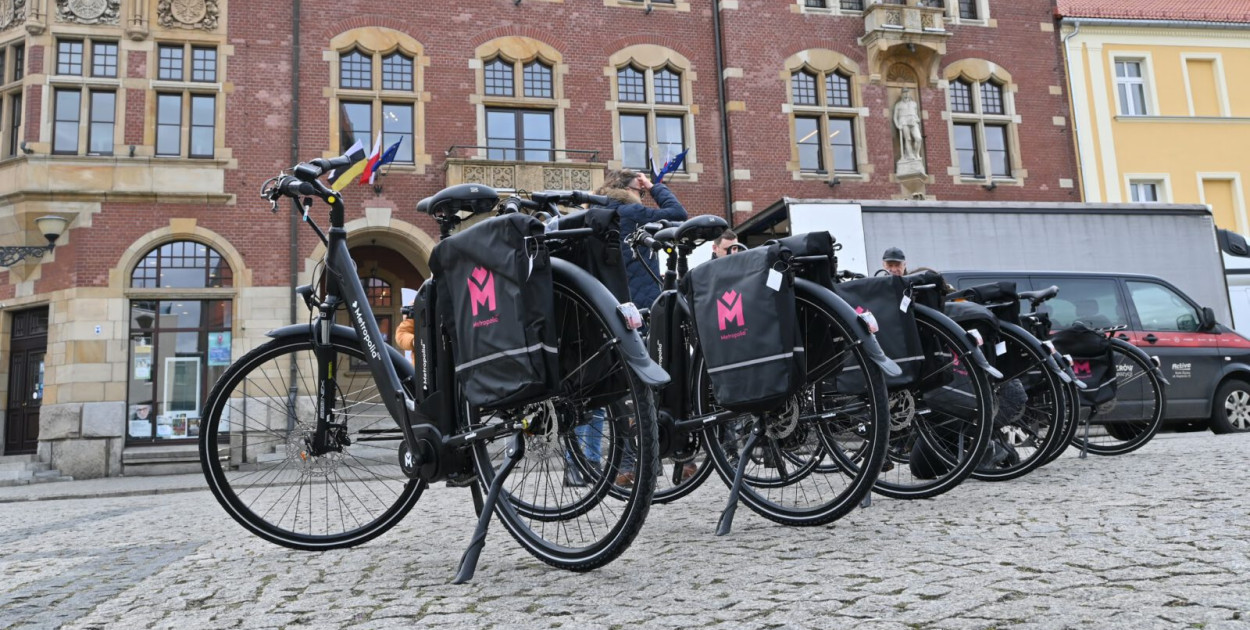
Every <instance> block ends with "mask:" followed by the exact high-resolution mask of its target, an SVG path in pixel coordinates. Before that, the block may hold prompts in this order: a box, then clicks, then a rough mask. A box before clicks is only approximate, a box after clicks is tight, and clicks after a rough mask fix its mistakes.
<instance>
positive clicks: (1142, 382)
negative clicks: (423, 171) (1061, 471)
mask: <svg viewBox="0 0 1250 630" xmlns="http://www.w3.org/2000/svg"><path fill="white" fill-rule="evenodd" d="M1111 356H1112V358H1113V368H1114V369H1115V373H1116V395H1115V398H1114V399H1113V400H1112V401H1110V402H1108V403H1104V404H1102V405H1099V406H1098V408H1097V409H1095V410H1093V411H1094V413H1091V409H1090V408H1088V407H1083V408H1082V410H1081V424H1080V426H1079V427H1077V431H1076V435H1075V436H1074V437H1073V438H1072V445H1073V446H1075V447H1077V448H1082V447H1084V444H1085V442H1088V443H1089V445H1088V448H1089V452H1091V453H1094V454H1095V455H1123V454H1125V453H1131V452H1133V451H1135V450H1137V449H1139V448H1141V447H1143V446H1145V445H1146V443H1147V442H1149V441H1150V440H1151V439H1152V438H1154V436H1155V434H1156V433H1158V432H1159V426H1160V425H1161V424H1162V422H1163V409H1164V406H1165V404H1166V399H1165V397H1164V393H1163V382H1162V381H1160V380H1159V376H1158V374H1156V373H1155V370H1154V365H1152V364H1151V363H1150V361H1149V359H1146V358H1143V357H1142V354H1141V351H1140V350H1137V348H1135V347H1133V346H1132V345H1130V344H1129V343H1128V342H1126V341H1123V340H1120V339H1112V340H1111Z"/></svg>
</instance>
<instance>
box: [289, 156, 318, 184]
mask: <svg viewBox="0 0 1250 630" xmlns="http://www.w3.org/2000/svg"><path fill="white" fill-rule="evenodd" d="M315 161H316V160H314V162H315ZM292 172H293V173H294V175H295V176H296V177H297V178H299V179H300V180H302V181H306V182H311V181H313V180H314V179H317V178H318V177H321V174H322V173H324V172H325V171H323V170H322V169H321V167H319V166H317V165H316V164H312V163H308V162H300V163H299V164H296V165H295V169H294V171H292Z"/></svg>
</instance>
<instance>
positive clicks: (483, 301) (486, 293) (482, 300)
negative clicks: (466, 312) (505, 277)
mask: <svg viewBox="0 0 1250 630" xmlns="http://www.w3.org/2000/svg"><path fill="white" fill-rule="evenodd" d="M469 304H470V305H472V306H473V316H474V317H477V307H478V306H484V307H486V309H487V310H490V311H493V310H495V274H493V273H491V272H489V271H487V270H486V269H484V268H482V267H477V268H475V269H474V270H473V273H472V274H471V275H470V276H469Z"/></svg>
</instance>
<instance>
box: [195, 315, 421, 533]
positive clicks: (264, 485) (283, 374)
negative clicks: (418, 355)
mask: <svg viewBox="0 0 1250 630" xmlns="http://www.w3.org/2000/svg"><path fill="white" fill-rule="evenodd" d="M330 345H331V347H333V349H334V351H335V352H336V353H337V363H336V364H335V366H334V371H333V372H332V373H333V374H334V375H335V386H336V388H337V392H336V404H335V409H334V412H335V415H336V421H337V422H338V423H341V424H343V425H344V426H345V431H344V432H343V434H342V436H341V438H342V439H340V440H339V441H340V444H342V446H341V447H340V448H338V449H336V450H332V451H331V452H329V453H326V454H323V455H314V454H311V452H310V450H311V449H310V448H309V444H311V442H312V436H313V433H314V431H315V430H316V424H317V413H316V409H317V402H318V401H317V392H318V382H317V357H316V355H315V354H314V352H313V341H312V339H311V338H309V337H287V338H282V339H275V340H273V341H270V342H268V343H265V344H264V345H262V346H260V347H258V348H256V349H254V350H252V351H251V352H248V353H247V354H246V355H244V356H243V357H242V358H241V359H239V360H238V361H236V362H235V363H234V364H233V365H231V366H230V368H229V369H227V370H226V372H225V374H223V375H222V377H221V379H220V380H219V381H218V382H217V384H216V385H215V386H214V387H213V391H212V392H211V393H210V394H209V396H208V400H207V402H206V403H205V405H204V409H205V411H204V417H203V420H202V422H201V431H200V442H199V450H200V463H201V466H202V468H203V470H204V476H205V478H206V479H207V480H208V486H209V488H210V489H211V490H212V492H213V495H214V496H216V497H217V501H218V502H220V503H221V505H222V507H224V508H225V509H226V512H228V513H229V514H230V516H232V517H233V518H234V519H235V520H236V521H238V522H239V524H240V525H242V526H243V527H244V528H246V529H247V530H248V531H250V532H252V533H253V534H256V535H257V536H260V537H261V538H263V539H265V540H268V541H270V542H273V543H277V544H279V545H283V546H285V547H290V548H293V549H304V550H310V551H322V550H326V549H336V548H340V547H352V546H355V545H359V544H362V543H364V542H367V541H369V540H371V539H373V538H375V537H377V536H378V535H380V534H382V533H383V532H385V531H386V530H388V529H390V528H391V527H392V526H394V525H395V524H396V523H398V522H399V521H400V520H401V519H403V518H404V516H405V515H407V514H408V511H409V510H411V509H412V506H413V505H415V504H416V502H417V499H419V498H420V497H421V493H422V492H423V491H424V490H425V487H426V484H425V482H424V481H414V480H412V479H409V478H408V477H407V476H406V475H404V473H403V470H402V469H401V468H400V465H399V452H400V446H401V445H402V444H403V442H404V438H403V434H402V433H401V430H400V428H399V425H398V424H397V423H396V422H395V420H394V419H392V418H391V416H390V413H389V412H388V411H387V409H386V406H385V405H383V404H382V402H381V394H380V392H379V391H378V387H377V384H376V383H375V382H374V380H373V375H372V374H371V373H370V372H369V371H368V370H367V369H358V368H356V367H354V365H360V364H362V363H364V361H365V357H364V354H363V353H362V352H361V351H360V350H359V348H358V343H357V342H355V341H353V340H351V339H348V338H346V337H340V336H338V335H334V336H333V337H332V338H331V340H330ZM397 367H399V365H398V363H397ZM401 373H402V372H401ZM410 393H411V392H410Z"/></svg>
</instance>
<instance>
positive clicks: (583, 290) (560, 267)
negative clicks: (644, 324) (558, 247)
mask: <svg viewBox="0 0 1250 630" xmlns="http://www.w3.org/2000/svg"><path fill="white" fill-rule="evenodd" d="M551 274H552V279H553V280H554V281H555V282H556V284H562V285H564V286H566V287H568V288H569V289H571V290H572V291H573V292H575V293H577V294H578V295H580V296H582V297H583V298H585V300H586V301H587V302H589V303H590V306H591V307H592V308H594V309H595V310H596V311H597V312H598V313H599V316H600V317H602V318H603V321H605V322H607V323H608V328H609V329H610V330H611V333H612V336H614V337H616V338H617V339H618V340H619V342H620V343H619V347H620V350H621V354H623V355H624V356H625V362H626V363H628V364H629V367H630V368H631V369H633V370H634V374H636V375H637V376H638V379H639V380H641V381H642V382H643V383H646V384H647V385H648V386H651V387H662V386H664V385H667V384H668V382H669V376H668V372H665V371H664V368H662V367H660V365H659V364H658V363H656V362H655V361H652V360H651V355H650V354H649V353H648V352H647V345H646V344H645V343H643V342H642V336H641V335H639V334H638V331H637V330H630V329H629V328H627V327H626V326H625V322H624V321H623V320H622V319H621V314H620V311H618V310H616V307H618V306H620V303H619V302H617V301H616V298H614V297H612V292H611V291H608V288H607V287H605V286H603V283H602V282H599V281H598V280H596V279H595V277H594V276H592V275H590V274H589V273H587V272H586V271H585V270H583V269H581V268H580V267H577V266H575V265H574V264H573V263H570V262H568V261H567V260H561V259H559V258H555V257H553V258H552V259H551Z"/></svg>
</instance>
